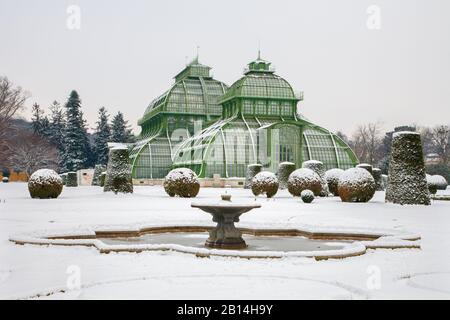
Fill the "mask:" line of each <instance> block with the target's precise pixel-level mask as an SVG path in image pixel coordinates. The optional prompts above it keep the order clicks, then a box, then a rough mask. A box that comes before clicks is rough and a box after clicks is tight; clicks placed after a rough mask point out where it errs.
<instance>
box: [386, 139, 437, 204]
mask: <svg viewBox="0 0 450 320" xmlns="http://www.w3.org/2000/svg"><path fill="white" fill-rule="evenodd" d="M386 202H392V203H397V204H402V205H403V204H422V205H430V204H431V202H430V193H429V191H428V184H427V179H426V176H425V165H424V162H423V151H422V142H421V139H420V134H419V133H417V132H409V131H401V132H396V133H394V134H393V139H392V147H391V158H390V162H389V177H388V185H387V189H386Z"/></svg>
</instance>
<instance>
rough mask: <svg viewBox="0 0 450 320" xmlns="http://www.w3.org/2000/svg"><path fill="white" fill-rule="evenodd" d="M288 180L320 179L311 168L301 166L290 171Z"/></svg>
mask: <svg viewBox="0 0 450 320" xmlns="http://www.w3.org/2000/svg"><path fill="white" fill-rule="evenodd" d="M289 180H291V181H292V182H294V181H295V180H302V181H321V179H320V176H319V175H318V174H317V173H316V172H314V171H313V170H311V169H308V168H301V169H297V170H295V171H294V172H292V173H291V175H290V176H289Z"/></svg>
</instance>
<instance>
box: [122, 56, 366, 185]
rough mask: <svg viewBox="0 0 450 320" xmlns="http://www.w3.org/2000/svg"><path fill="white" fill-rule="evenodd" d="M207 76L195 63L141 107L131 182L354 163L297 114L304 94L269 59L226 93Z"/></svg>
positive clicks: (333, 139)
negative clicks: (181, 170) (180, 172)
mask: <svg viewBox="0 0 450 320" xmlns="http://www.w3.org/2000/svg"><path fill="white" fill-rule="evenodd" d="M209 71H210V68H209V67H207V66H204V65H202V64H200V63H199V62H198V59H196V60H194V61H193V62H192V63H191V64H189V65H188V66H187V67H186V68H185V69H184V70H183V71H181V72H180V73H179V74H178V75H177V76H176V77H175V84H174V85H173V86H172V88H171V89H169V90H168V91H167V92H166V93H164V94H163V95H161V96H160V97H159V98H157V99H155V100H154V101H153V102H152V103H151V104H150V106H149V107H148V108H147V110H146V112H145V114H144V117H143V118H142V119H141V120H140V121H139V125H141V127H142V134H141V140H140V141H139V142H138V143H136V145H135V146H134V148H133V150H132V152H131V161H132V165H133V178H135V179H157V178H164V177H165V175H166V174H167V172H168V171H169V170H170V169H171V168H174V167H188V168H191V169H192V170H194V171H195V172H196V173H197V174H198V175H199V177H206V178H212V177H213V176H215V175H216V176H217V175H220V176H221V177H226V178H231V177H244V176H245V174H246V168H247V165H249V164H253V163H260V164H262V165H263V167H264V168H265V169H267V170H270V171H273V172H275V171H276V169H277V167H278V164H279V163H280V162H285V161H289V162H293V163H295V164H296V165H297V167H300V166H301V164H302V162H303V161H306V160H312V159H314V160H320V161H322V162H323V163H324V166H325V168H326V169H331V168H342V169H347V168H350V167H354V166H355V165H356V164H357V163H358V160H357V158H356V156H355V154H354V153H353V151H352V150H351V149H350V147H349V146H348V145H347V144H346V143H345V142H344V141H343V140H342V139H340V138H339V137H338V136H336V135H335V134H333V133H331V132H330V131H328V130H326V129H324V128H322V127H319V126H317V125H316V124H313V123H311V122H310V121H308V120H306V119H305V118H304V117H302V116H301V115H299V114H298V113H297V103H298V102H299V101H301V100H303V95H302V94H297V95H296V94H295V93H294V90H293V89H292V87H291V85H290V84H289V83H288V82H287V81H286V80H284V79H283V78H281V77H280V76H278V75H276V74H275V71H274V70H273V68H272V67H271V63H270V62H268V61H265V60H262V59H261V58H260V57H259V56H258V59H256V60H255V61H252V62H250V63H249V65H248V68H247V69H246V70H245V72H244V75H243V77H242V78H240V79H239V80H238V81H236V82H235V83H234V84H233V85H232V86H231V87H230V88H228V87H227V86H226V85H225V84H223V83H221V82H219V81H217V80H214V79H212V77H211V76H210V73H209Z"/></svg>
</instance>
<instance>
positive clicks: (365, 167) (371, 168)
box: [356, 163, 373, 174]
mask: <svg viewBox="0 0 450 320" xmlns="http://www.w3.org/2000/svg"><path fill="white" fill-rule="evenodd" d="M356 167H357V168H362V169H366V170H367V171H369V172H370V174H372V171H373V166H372V165H371V164H368V163H360V164H358V165H357V166H356Z"/></svg>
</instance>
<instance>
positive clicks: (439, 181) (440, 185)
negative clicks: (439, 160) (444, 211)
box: [431, 174, 448, 190]
mask: <svg viewBox="0 0 450 320" xmlns="http://www.w3.org/2000/svg"><path fill="white" fill-rule="evenodd" d="M431 178H432V179H433V182H434V184H435V185H436V188H437V189H438V190H446V189H447V186H448V183H447V180H445V178H444V177H443V176H440V175H438V174H435V175H432V176H431Z"/></svg>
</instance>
